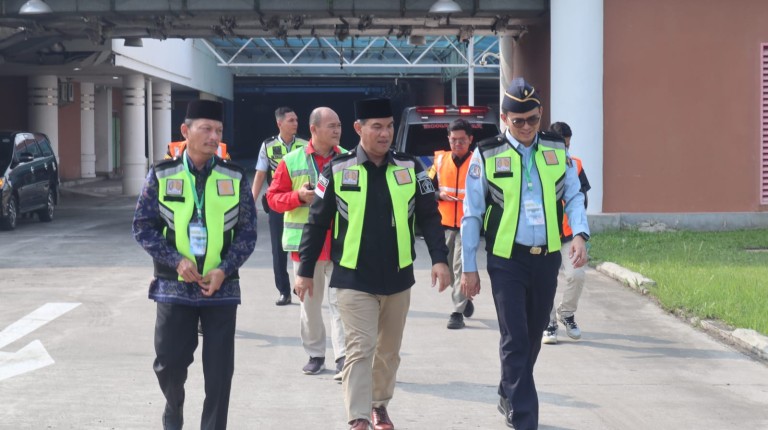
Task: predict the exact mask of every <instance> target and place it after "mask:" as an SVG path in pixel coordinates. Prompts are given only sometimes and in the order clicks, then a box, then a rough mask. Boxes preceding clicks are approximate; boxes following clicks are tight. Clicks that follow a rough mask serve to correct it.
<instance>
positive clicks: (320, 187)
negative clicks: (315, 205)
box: [315, 175, 328, 199]
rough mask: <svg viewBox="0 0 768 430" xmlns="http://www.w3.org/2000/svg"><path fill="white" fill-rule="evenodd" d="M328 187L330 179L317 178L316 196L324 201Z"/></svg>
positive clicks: (321, 176)
mask: <svg viewBox="0 0 768 430" xmlns="http://www.w3.org/2000/svg"><path fill="white" fill-rule="evenodd" d="M327 186H328V178H326V177H325V176H323V175H320V177H319V178H317V185H315V195H316V196H318V197H320V198H321V199H322V198H323V196H325V188H326V187H327Z"/></svg>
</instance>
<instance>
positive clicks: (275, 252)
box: [269, 210, 291, 297]
mask: <svg viewBox="0 0 768 430" xmlns="http://www.w3.org/2000/svg"><path fill="white" fill-rule="evenodd" d="M269 239H270V241H271V242H272V271H273V272H274V273H275V287H277V291H280V294H285V295H287V296H289V297H290V295H291V279H290V278H289V277H288V253H287V252H285V251H283V214H281V213H279V212H275V211H272V210H271V211H269Z"/></svg>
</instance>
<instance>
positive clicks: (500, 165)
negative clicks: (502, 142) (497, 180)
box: [496, 157, 512, 172]
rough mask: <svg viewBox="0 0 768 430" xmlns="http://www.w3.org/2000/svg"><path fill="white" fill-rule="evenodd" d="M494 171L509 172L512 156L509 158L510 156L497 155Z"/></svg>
mask: <svg viewBox="0 0 768 430" xmlns="http://www.w3.org/2000/svg"><path fill="white" fill-rule="evenodd" d="M496 171H497V172H511V171H512V158H510V157H498V158H497V159H496Z"/></svg>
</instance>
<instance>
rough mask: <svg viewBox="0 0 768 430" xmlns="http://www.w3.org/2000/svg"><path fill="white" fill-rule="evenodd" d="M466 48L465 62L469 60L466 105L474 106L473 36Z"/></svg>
mask: <svg viewBox="0 0 768 430" xmlns="http://www.w3.org/2000/svg"><path fill="white" fill-rule="evenodd" d="M468 42H469V44H468V46H467V60H469V64H468V70H467V92H468V94H467V104H468V105H470V106H474V105H475V36H472V37H470V38H469V41H468Z"/></svg>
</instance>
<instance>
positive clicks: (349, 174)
mask: <svg viewBox="0 0 768 430" xmlns="http://www.w3.org/2000/svg"><path fill="white" fill-rule="evenodd" d="M359 175H360V172H358V171H357V170H352V169H344V171H343V172H342V175H341V185H357V182H358V180H359V178H360V176H359Z"/></svg>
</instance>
